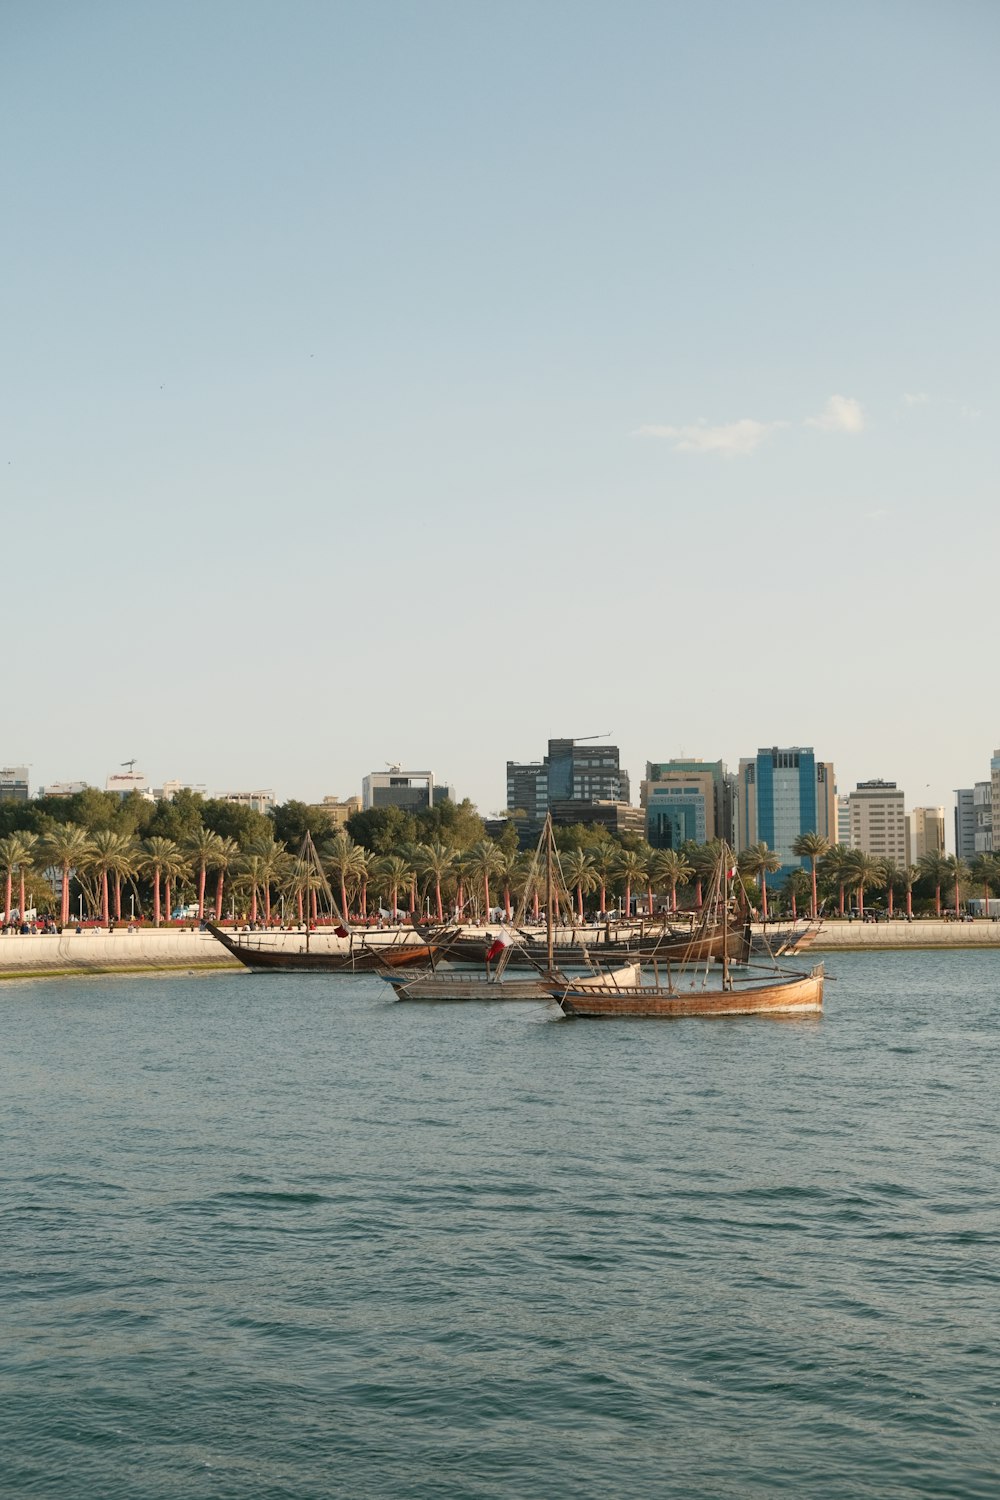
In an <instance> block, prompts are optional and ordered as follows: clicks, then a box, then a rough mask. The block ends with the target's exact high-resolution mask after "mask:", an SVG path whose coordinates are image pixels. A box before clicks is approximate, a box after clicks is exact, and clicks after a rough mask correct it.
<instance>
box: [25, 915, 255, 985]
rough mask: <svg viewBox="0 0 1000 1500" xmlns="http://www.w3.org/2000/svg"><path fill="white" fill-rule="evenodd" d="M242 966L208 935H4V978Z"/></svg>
mask: <svg viewBox="0 0 1000 1500" xmlns="http://www.w3.org/2000/svg"><path fill="white" fill-rule="evenodd" d="M240 967H241V965H240V964H239V963H238V962H237V960H236V959H234V958H232V957H231V956H230V955H229V954H228V953H227V952H226V950H225V949H224V948H223V947H222V945H221V944H220V943H217V942H216V940H215V938H214V937H213V936H212V934H211V933H210V932H155V931H152V932H151V931H149V930H148V929H144V930H141V931H140V930H137V931H136V932H128V931H126V930H125V929H124V928H121V927H119V928H118V930H117V931H116V932H114V933H109V932H107V931H105V930H104V929H103V928H88V929H86V930H85V931H83V932H77V931H76V930H75V929H74V928H66V930H65V931H64V932H61V933H59V934H54V933H53V934H46V933H36V934H34V935H33V936H24V937H22V936H21V934H20V933H3V934H0V979H40V978H43V977H46V976H49V975H70V974H126V973H130V972H133V973H141V972H143V971H147V970H148V971H150V972H153V971H156V970H162V969H239V968H240Z"/></svg>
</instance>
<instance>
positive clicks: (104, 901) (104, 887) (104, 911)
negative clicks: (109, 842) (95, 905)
mask: <svg viewBox="0 0 1000 1500" xmlns="http://www.w3.org/2000/svg"><path fill="white" fill-rule="evenodd" d="M110 920H111V912H110V909H109V904H108V872H107V870H104V871H103V872H102V874H101V921H102V922H103V923H104V925H105V927H107V925H108V923H109V922H110ZM21 921H22V922H23V921H24V881H23V879H22V881H21Z"/></svg>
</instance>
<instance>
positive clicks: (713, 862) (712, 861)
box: [683, 839, 722, 911]
mask: <svg viewBox="0 0 1000 1500" xmlns="http://www.w3.org/2000/svg"><path fill="white" fill-rule="evenodd" d="M683 853H684V855H685V857H686V859H687V862H688V864H689V865H690V866H691V868H692V870H693V871H694V881H695V885H694V904H695V906H696V907H697V908H698V910H699V911H701V908H702V904H703V901H702V886H703V885H704V883H705V881H706V880H711V878H712V876H713V875H714V874H715V872H716V870H717V869H718V865H719V859H720V857H721V855H722V841H721V839H709V841H708V843H707V844H691V845H689V846H687V845H686V846H685V848H684V850H683Z"/></svg>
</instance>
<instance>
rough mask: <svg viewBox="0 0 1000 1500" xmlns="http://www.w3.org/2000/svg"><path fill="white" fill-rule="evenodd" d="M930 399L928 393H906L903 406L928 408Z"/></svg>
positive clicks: (904, 393)
mask: <svg viewBox="0 0 1000 1500" xmlns="http://www.w3.org/2000/svg"><path fill="white" fill-rule="evenodd" d="M930 399H931V398H930V396H928V394H927V392H926V391H904V392H903V405H904V406H926V405H927V403H928V401H929V400H930Z"/></svg>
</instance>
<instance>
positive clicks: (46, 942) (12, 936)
mask: <svg viewBox="0 0 1000 1500" xmlns="http://www.w3.org/2000/svg"><path fill="white" fill-rule="evenodd" d="M778 925H779V926H780V925H782V924H778ZM473 930H474V931H475V932H477V933H478V934H479V935H482V934H483V932H484V929H483V928H476V929H470V931H473ZM762 931H763V928H762V927H760V926H758V927H756V928H755V932H756V933H761V932H762ZM323 936H326V935H325V934H320V937H321V939H322V937H323ZM560 937H564V938H565V939H566V940H567V941H572V929H570V928H567V929H565V931H564V932H563V931H561V932H560ZM265 941H266V944H267V946H268V947H271V946H276V947H280V946H282V945H283V944H286V945H288V946H289V947H294V948H295V949H296V950H297V949H298V948H300V947H301V945H302V934H301V932H284V933H272V934H269V935H268V936H267V937H266V939H265ZM328 941H329V938H328ZM334 944H335V946H337V947H339V946H340V943H339V942H338V941H337V940H334ZM920 948H932V949H945V948H956V949H969V948H1000V922H993V921H976V922H945V921H937V920H935V919H915V920H914V921H912V922H859V921H855V922H850V921H830V922H824V923H823V924H822V927H821V928H820V931H819V934H818V936H817V937H816V939H815V941H814V942H813V943H812V944H811V945H810V947H809V948H808V950H807V953H808V954H817V955H820V954H824V953H838V952H839V953H844V952H851V951H857V952H865V953H867V952H873V951H877V950H886V951H891V950H894V949H897V950H899V949H902V950H915V949H920ZM239 968H240V965H239V963H238V962H237V961H236V960H235V959H234V958H232V957H231V956H230V955H229V954H228V953H226V951H225V950H224V949H223V948H222V946H221V945H220V944H219V943H218V942H216V940H215V938H213V937H212V935H211V933H208V932H196V931H185V932H178V931H176V930H167V929H162V930H160V931H156V930H151V929H149V928H144V929H138V930H137V931H135V932H127V931H125V930H123V929H122V928H118V930H117V931H116V932H114V933H109V932H107V931H106V930H104V929H102V928H91V929H88V930H86V931H84V932H77V931H76V930H75V929H67V930H66V931H65V932H62V933H58V934H51V935H48V934H42V933H37V934H33V935H31V936H27V935H25V936H22V935H20V934H16V933H5V934H4V935H3V936H0V980H4V979H17V978H22V979H35V978H42V977H48V976H59V975H64V976H69V975H80V974H114V973H119V974H126V973H142V972H149V973H158V972H162V971H164V970H171V969H183V970H185V971H189V970H194V971H199V970H205V971H208V972H210V971H212V970H226V969H228V970H234V969H236V970H238V969H239Z"/></svg>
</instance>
